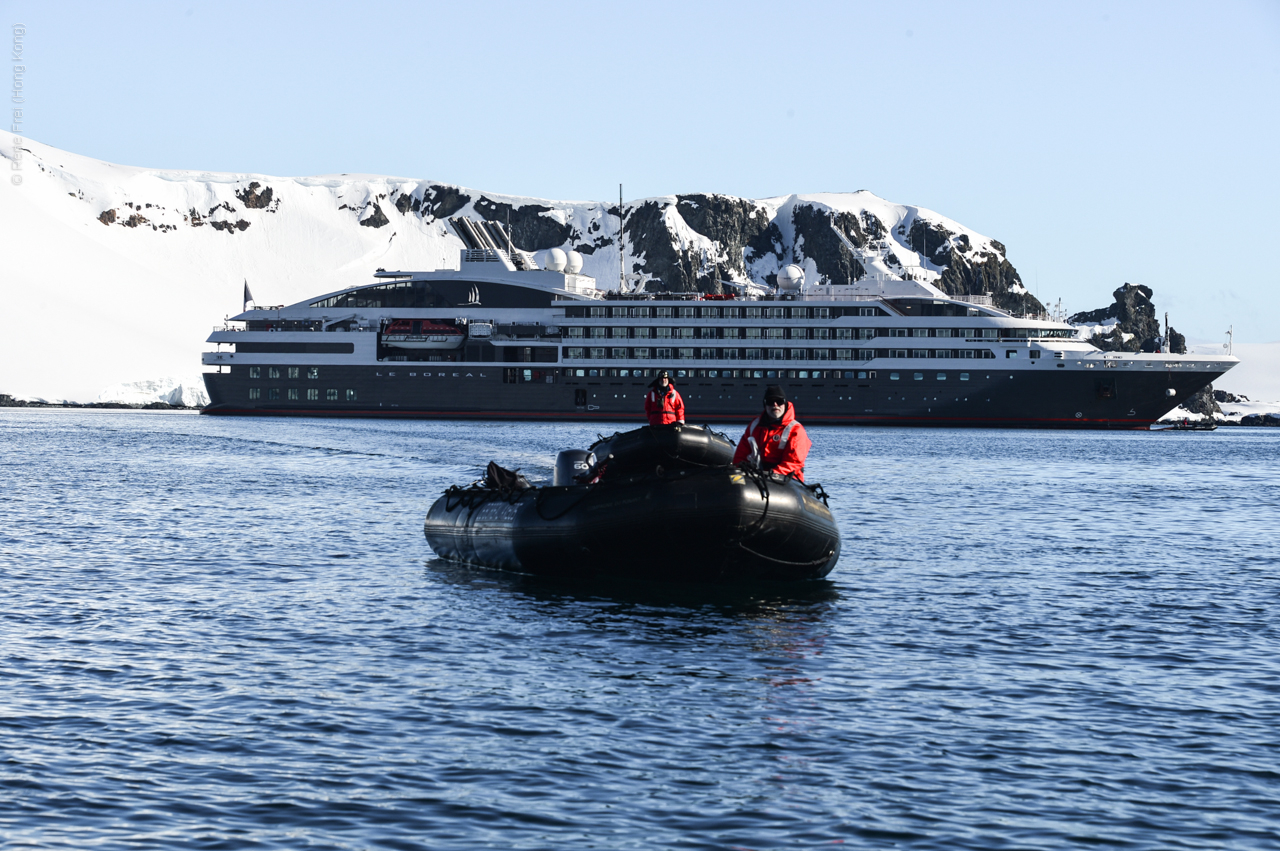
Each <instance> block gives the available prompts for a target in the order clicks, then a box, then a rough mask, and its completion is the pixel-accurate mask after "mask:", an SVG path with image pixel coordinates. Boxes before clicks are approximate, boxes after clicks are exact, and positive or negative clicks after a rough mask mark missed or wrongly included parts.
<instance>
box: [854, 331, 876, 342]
mask: <svg viewBox="0 0 1280 851" xmlns="http://www.w3.org/2000/svg"><path fill="white" fill-rule="evenodd" d="M875 338H876V329H874V328H859V329H858V333H857V334H855V335H854V339H855V340H874V339H875Z"/></svg>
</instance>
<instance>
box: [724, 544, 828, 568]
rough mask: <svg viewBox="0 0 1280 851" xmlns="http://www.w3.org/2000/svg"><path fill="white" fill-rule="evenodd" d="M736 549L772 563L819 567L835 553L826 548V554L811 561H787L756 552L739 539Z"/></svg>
mask: <svg viewBox="0 0 1280 851" xmlns="http://www.w3.org/2000/svg"><path fill="white" fill-rule="evenodd" d="M738 549H740V550H743V551H744V552H747V553H750V554H751V555H752V556H754V557H755V558H758V559H761V560H763V561H768V562H773V563H774V564H785V565H787V566H788V567H821V566H822V565H824V564H826V563H827V562H829V561H831V557H832V556H833V555H835V554H836V551H835V550H827V554H826V555H824V556H822V557H821V558H816V559H814V560H813V561H787V560H786V559H781V558H774V557H773V556H767V555H765V554H764V553H761V552H756V551H755V550H753V549H751V547H748V546H747V545H746V544H744V543H742V542H741V541H739V542H738Z"/></svg>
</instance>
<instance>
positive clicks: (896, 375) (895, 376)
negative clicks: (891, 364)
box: [889, 372, 898, 381]
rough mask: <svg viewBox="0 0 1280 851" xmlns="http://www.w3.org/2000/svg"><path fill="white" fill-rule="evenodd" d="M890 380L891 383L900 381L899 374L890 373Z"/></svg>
mask: <svg viewBox="0 0 1280 851" xmlns="http://www.w3.org/2000/svg"><path fill="white" fill-rule="evenodd" d="M889 380H890V381H897V380H898V373H896V372H891V373H889Z"/></svg>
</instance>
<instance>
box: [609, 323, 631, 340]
mask: <svg viewBox="0 0 1280 851" xmlns="http://www.w3.org/2000/svg"><path fill="white" fill-rule="evenodd" d="M609 336H610V337H625V336H627V329H626V328H621V327H618V326H614V327H613V328H610V329H609Z"/></svg>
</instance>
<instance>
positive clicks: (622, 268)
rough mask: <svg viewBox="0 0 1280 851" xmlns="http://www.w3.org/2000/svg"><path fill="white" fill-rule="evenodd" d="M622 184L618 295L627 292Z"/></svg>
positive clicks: (620, 195)
mask: <svg viewBox="0 0 1280 851" xmlns="http://www.w3.org/2000/svg"><path fill="white" fill-rule="evenodd" d="M622 224H623V219H622V184H621V183H619V184H618V293H619V294H622V293H625V292H626V291H627V250H626V247H625V242H626V239H627V235H626V232H625V231H623V229H622Z"/></svg>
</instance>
